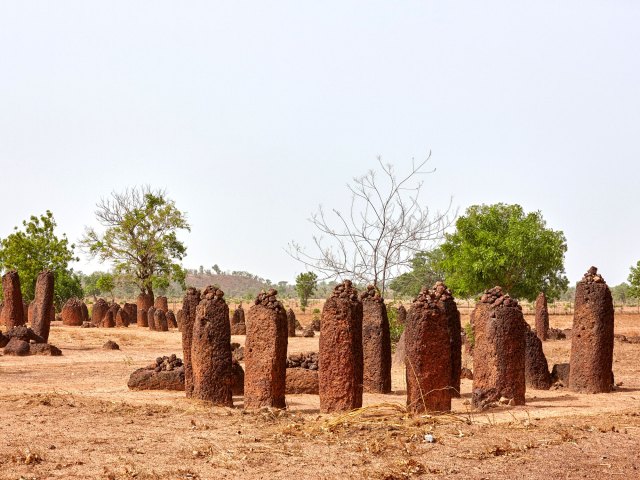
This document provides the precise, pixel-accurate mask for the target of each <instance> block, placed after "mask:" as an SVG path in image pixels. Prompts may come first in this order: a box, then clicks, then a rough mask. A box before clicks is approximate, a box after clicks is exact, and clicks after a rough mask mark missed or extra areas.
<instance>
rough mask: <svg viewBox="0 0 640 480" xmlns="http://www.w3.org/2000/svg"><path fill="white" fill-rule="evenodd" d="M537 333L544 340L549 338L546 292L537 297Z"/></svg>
mask: <svg viewBox="0 0 640 480" xmlns="http://www.w3.org/2000/svg"><path fill="white" fill-rule="evenodd" d="M536 334H537V335H538V338H539V339H540V340H541V341H543V342H544V341H546V340H548V339H549V310H548V309H547V297H546V295H545V294H544V292H540V294H539V295H538V298H536Z"/></svg>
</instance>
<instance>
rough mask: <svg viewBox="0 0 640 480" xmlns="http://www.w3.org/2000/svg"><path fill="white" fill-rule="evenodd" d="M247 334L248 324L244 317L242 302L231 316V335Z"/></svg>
mask: <svg viewBox="0 0 640 480" xmlns="http://www.w3.org/2000/svg"><path fill="white" fill-rule="evenodd" d="M246 334H247V325H246V323H245V319H244V309H243V308H242V304H240V305H238V308H236V309H235V310H234V312H233V317H232V318H231V335H246Z"/></svg>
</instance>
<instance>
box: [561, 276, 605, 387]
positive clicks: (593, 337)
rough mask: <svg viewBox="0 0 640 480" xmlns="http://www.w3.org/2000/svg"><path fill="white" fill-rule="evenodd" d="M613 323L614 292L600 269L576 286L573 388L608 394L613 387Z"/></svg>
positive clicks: (572, 353) (572, 351) (570, 384)
mask: <svg viewBox="0 0 640 480" xmlns="http://www.w3.org/2000/svg"><path fill="white" fill-rule="evenodd" d="M613 322H614V309H613V299H612V298H611V291H610V290H609V287H608V286H607V284H606V283H605V281H604V278H602V275H599V274H598V269H597V268H596V267H591V268H590V269H589V271H588V272H587V273H586V274H585V276H584V277H583V278H582V281H580V282H578V285H577V286H576V301H575V310H574V315H573V328H572V330H571V360H570V362H569V364H570V365H571V369H570V371H569V388H570V389H571V390H573V391H576V392H582V393H606V392H610V391H611V390H612V388H613V372H612V366H613Z"/></svg>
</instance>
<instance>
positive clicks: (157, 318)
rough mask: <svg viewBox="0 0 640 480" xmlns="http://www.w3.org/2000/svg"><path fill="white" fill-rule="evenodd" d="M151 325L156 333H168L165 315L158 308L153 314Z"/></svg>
mask: <svg viewBox="0 0 640 480" xmlns="http://www.w3.org/2000/svg"><path fill="white" fill-rule="evenodd" d="M153 324H154V326H155V328H156V330H157V331H158V332H168V331H169V324H168V323H167V314H166V313H164V310H162V309H160V308H158V309H156V310H155V312H154V314H153Z"/></svg>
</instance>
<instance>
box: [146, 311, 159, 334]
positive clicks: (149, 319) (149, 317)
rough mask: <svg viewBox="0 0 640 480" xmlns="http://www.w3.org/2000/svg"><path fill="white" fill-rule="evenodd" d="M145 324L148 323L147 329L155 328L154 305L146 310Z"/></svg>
mask: <svg viewBox="0 0 640 480" xmlns="http://www.w3.org/2000/svg"><path fill="white" fill-rule="evenodd" d="M147 324H148V325H149V330H154V331H155V330H157V329H158V327H156V307H149V309H148V310H147Z"/></svg>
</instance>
